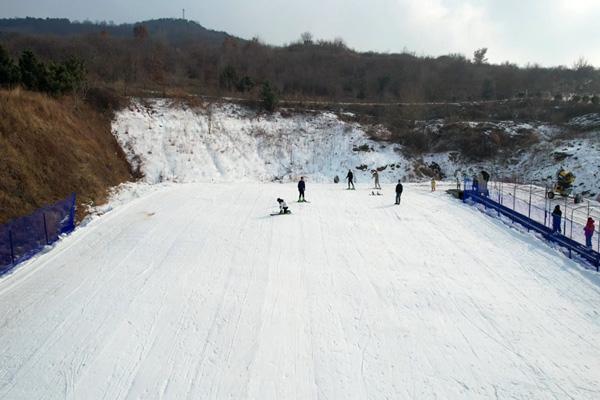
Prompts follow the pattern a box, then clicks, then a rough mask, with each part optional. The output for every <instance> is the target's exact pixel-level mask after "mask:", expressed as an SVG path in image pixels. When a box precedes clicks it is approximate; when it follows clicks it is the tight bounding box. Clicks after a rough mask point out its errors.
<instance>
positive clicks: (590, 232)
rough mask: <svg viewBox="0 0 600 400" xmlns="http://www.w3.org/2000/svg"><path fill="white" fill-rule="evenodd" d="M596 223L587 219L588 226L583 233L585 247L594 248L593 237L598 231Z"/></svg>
mask: <svg viewBox="0 0 600 400" xmlns="http://www.w3.org/2000/svg"><path fill="white" fill-rule="evenodd" d="M595 222H596V221H594V220H593V219H592V217H589V218H588V219H587V224H586V225H585V228H583V232H584V233H585V245H586V246H587V247H590V248H591V247H592V236H593V235H594V231H595V230H596V226H595V225H594V223H595Z"/></svg>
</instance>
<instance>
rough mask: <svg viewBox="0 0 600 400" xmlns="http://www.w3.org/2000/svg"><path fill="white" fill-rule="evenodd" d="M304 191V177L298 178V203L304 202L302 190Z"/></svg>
mask: <svg viewBox="0 0 600 400" xmlns="http://www.w3.org/2000/svg"><path fill="white" fill-rule="evenodd" d="M305 189H306V183H305V182H304V177H303V176H301V177H300V182H298V192H299V195H298V203H300V202H306V199H305V198H304V190H305Z"/></svg>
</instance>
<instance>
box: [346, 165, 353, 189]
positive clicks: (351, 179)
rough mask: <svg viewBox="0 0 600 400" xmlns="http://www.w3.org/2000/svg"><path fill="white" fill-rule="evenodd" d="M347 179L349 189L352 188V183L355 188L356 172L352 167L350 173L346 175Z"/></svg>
mask: <svg viewBox="0 0 600 400" xmlns="http://www.w3.org/2000/svg"><path fill="white" fill-rule="evenodd" d="M346 179H348V189H350V185H352V189H355V187H354V174H353V173H352V170H351V169H349V170H348V175H346Z"/></svg>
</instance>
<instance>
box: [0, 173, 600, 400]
mask: <svg viewBox="0 0 600 400" xmlns="http://www.w3.org/2000/svg"><path fill="white" fill-rule="evenodd" d="M343 188H344V187H343V186H342V185H337V186H336V185H313V184H310V182H309V185H308V190H307V199H309V200H311V201H312V202H311V203H309V204H297V203H295V202H293V200H294V197H295V195H296V193H295V185H293V184H258V183H256V184H254V183H248V184H241V185H233V184H179V185H168V186H166V187H163V188H160V189H157V190H154V191H152V192H150V193H148V194H146V195H144V196H143V197H141V198H139V199H137V200H134V201H131V202H129V203H127V204H125V205H122V206H119V207H116V208H115V209H114V210H112V211H110V212H108V213H107V214H105V215H103V216H102V217H99V218H97V219H95V220H93V221H92V222H91V223H89V224H88V225H86V226H85V227H82V228H80V229H78V230H77V231H76V232H75V233H74V234H73V235H71V236H70V237H68V238H66V239H65V240H63V241H62V242H60V243H59V244H58V245H57V246H56V248H54V249H53V250H52V251H50V252H48V253H46V254H43V255H41V256H39V257H37V258H35V259H33V260H31V261H30V262H28V263H26V264H24V265H22V266H21V267H19V268H18V269H17V270H15V272H14V273H12V274H10V275H8V276H5V277H3V278H1V280H0V343H1V345H0V398H1V399H11V400H13V399H28V400H30V399H459V398H464V399H509V398H510V399H598V398H600V379H599V378H600V342H599V341H598V340H597V339H598V338H599V337H600V314H599V311H598V310H599V305H600V277H599V275H598V274H596V273H594V272H590V271H586V270H583V269H582V268H581V267H579V266H578V265H577V264H575V263H573V262H571V261H570V260H568V259H567V258H565V257H563V256H561V255H559V253H558V252H557V251H556V250H553V249H551V248H550V247H549V246H548V245H546V244H545V243H543V242H541V241H538V240H537V239H536V238H534V237H532V236H530V235H526V234H522V233H520V232H518V231H516V230H511V229H508V228H507V227H506V225H504V224H503V223H502V222H500V221H498V220H495V219H493V218H490V217H488V216H486V215H484V214H483V213H480V212H478V211H476V210H475V209H474V208H473V207H469V206H466V205H464V204H462V203H460V202H457V201H455V200H452V199H451V198H449V197H448V196H447V195H445V194H443V193H440V192H437V193H433V194H432V193H429V192H428V190H427V187H426V186H419V185H407V186H406V190H405V195H404V196H403V203H402V205H400V206H394V205H393V204H392V203H393V193H392V187H391V186H385V185H384V196H369V195H368V193H369V192H370V190H369V191H367V190H366V189H361V188H359V189H358V190H356V191H346V190H343ZM278 196H282V197H284V198H285V199H286V200H287V201H288V202H289V205H290V206H291V208H292V210H293V214H292V215H286V216H275V217H270V216H269V212H271V211H272V207H275V205H276V203H275V198H276V197H278Z"/></svg>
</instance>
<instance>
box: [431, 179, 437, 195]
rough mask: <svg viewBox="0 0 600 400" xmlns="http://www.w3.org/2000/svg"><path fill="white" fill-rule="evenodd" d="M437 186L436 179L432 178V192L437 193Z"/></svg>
mask: <svg viewBox="0 0 600 400" xmlns="http://www.w3.org/2000/svg"><path fill="white" fill-rule="evenodd" d="M435 185H436V183H435V178H431V191H432V192H435Z"/></svg>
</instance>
